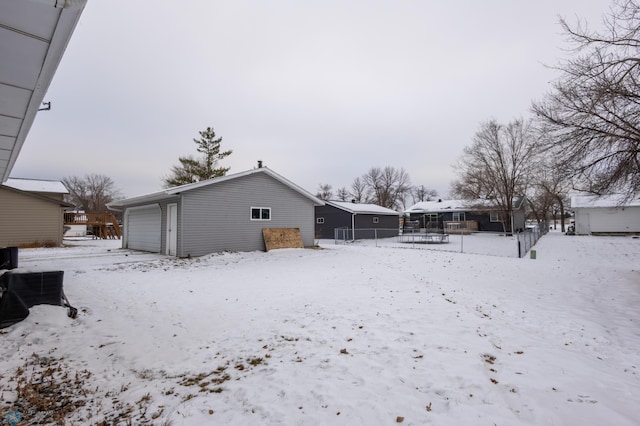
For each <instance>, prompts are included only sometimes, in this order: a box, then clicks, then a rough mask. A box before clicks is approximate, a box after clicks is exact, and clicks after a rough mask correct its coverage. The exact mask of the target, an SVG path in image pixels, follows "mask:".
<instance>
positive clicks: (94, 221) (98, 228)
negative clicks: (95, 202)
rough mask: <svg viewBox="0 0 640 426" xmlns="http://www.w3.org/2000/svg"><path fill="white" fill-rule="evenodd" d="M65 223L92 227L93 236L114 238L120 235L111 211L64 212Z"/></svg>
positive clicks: (118, 226)
mask: <svg viewBox="0 0 640 426" xmlns="http://www.w3.org/2000/svg"><path fill="white" fill-rule="evenodd" d="M64 224H65V225H87V226H91V227H92V232H93V235H94V237H97V238H103V239H114V238H118V239H120V237H121V236H122V234H121V232H120V225H119V224H118V221H117V219H116V217H115V216H114V215H113V214H112V213H75V212H66V213H65V214H64Z"/></svg>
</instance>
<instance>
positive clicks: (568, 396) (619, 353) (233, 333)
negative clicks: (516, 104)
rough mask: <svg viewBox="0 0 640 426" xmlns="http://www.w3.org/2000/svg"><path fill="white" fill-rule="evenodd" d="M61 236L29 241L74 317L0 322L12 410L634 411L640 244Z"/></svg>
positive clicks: (399, 418)
mask: <svg viewBox="0 0 640 426" xmlns="http://www.w3.org/2000/svg"><path fill="white" fill-rule="evenodd" d="M474 238H475V236H465V245H466V244H467V243H468V244H473V243H475V242H476V241H475V240H473V239H474ZM506 239H507V238H505V237H502V239H501V238H499V237H496V236H494V239H492V240H491V239H487V240H485V241H483V242H482V244H480V245H481V246H487V245H489V246H488V247H487V248H489V249H492V247H490V245H491V244H496V247H497V245H499V244H503V243H504V240H506ZM467 240H468V241H467ZM494 241H495V243H494ZM67 244H68V245H69V247H66V248H56V249H25V250H21V251H20V253H19V265H20V267H21V268H26V269H31V270H33V269H35V270H64V272H65V275H64V287H65V291H66V294H67V296H68V297H69V299H70V301H71V303H72V304H73V305H74V306H76V307H77V308H78V309H79V314H78V317H77V318H76V319H70V318H68V317H67V316H66V310H65V309H64V308H61V307H53V306H35V307H33V308H31V313H30V315H29V317H28V318H27V319H26V320H24V321H22V322H20V323H18V324H15V325H13V326H11V327H8V328H5V329H3V330H0V339H1V341H2V346H1V347H0V385H1V392H0V415H1V417H0V423H1V422H2V421H5V422H7V423H8V422H9V421H10V420H16V419H18V418H22V422H21V423H19V424H30V423H35V422H37V421H44V419H46V421H48V422H49V423H51V424H55V423H58V424H60V423H61V422H62V420H60V419H59V418H57V417H56V416H55V415H54V414H53V413H51V412H48V413H47V412H46V410H47V409H51V408H50V407H51V404H53V405H55V404H57V408H55V409H56V410H57V411H58V412H59V413H64V416H63V420H65V421H66V422H67V423H68V424H98V423H100V422H101V421H104V422H105V424H118V423H120V424H126V423H127V422H130V424H159V425H176V426H177V425H202V424H221V425H222V424H224V425H228V424H234V425H244V424H247V425H263V424H264V425H274V424H275V425H278V424H281V425H334V424H338V425H341V424H342V425H385V424H388V425H390V424H398V423H402V424H407V425H425V424H427V425H493V424H496V425H521V424H523V425H528V424H536V425H605V424H606V425H637V424H638V423H639V422H640V404H638V394H640V309H638V307H639V306H640V239H637V238H631V237H583V236H574V237H570V236H565V235H563V234H561V233H559V232H551V233H549V235H547V236H545V237H543V238H542V239H541V240H540V242H539V243H538V245H537V246H536V247H535V249H536V251H537V259H535V260H532V259H530V258H529V257H528V256H527V258H523V259H518V258H514V257H499V256H489V255H481V254H471V253H466V252H465V253H460V252H459V251H457V250H456V249H455V245H454V244H450V245H449V246H448V248H447V247H444V246H436V245H433V246H431V245H429V246H425V245H421V246H418V245H416V246H415V247H412V245H411V244H408V245H407V244H404V245H398V244H397V243H396V242H395V240H394V241H387V242H385V241H380V242H378V244H377V246H376V245H375V243H374V244H372V243H371V242H366V243H354V244H344V245H335V244H333V241H322V243H321V248H320V249H316V250H313V249H304V250H303V249H283V250H275V251H271V252H268V253H262V252H253V253H222V254H212V255H209V256H204V257H201V258H193V259H173V258H167V257H164V256H160V255H153V254H145V253H135V252H130V251H128V250H122V249H120V248H119V245H120V242H119V241H97V240H80V241H68V242H67ZM447 249H448V250H452V251H442V250H447ZM497 250H498V249H497V248H495V249H493V250H489V253H492V252H496V251H497ZM32 390H33V392H31V391H32ZM50 396H51V399H52V400H53V401H54V402H49V403H48V402H47V401H46V399H47V398H48V397H50Z"/></svg>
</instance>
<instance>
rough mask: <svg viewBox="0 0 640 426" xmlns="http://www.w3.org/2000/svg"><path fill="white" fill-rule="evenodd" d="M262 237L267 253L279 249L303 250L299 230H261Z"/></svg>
mask: <svg viewBox="0 0 640 426" xmlns="http://www.w3.org/2000/svg"><path fill="white" fill-rule="evenodd" d="M262 236H263V237H264V246H265V248H266V249H267V251H269V250H273V249H279V248H304V245H303V244H302V234H300V228H262Z"/></svg>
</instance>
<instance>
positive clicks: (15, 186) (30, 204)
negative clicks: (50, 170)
mask: <svg viewBox="0 0 640 426" xmlns="http://www.w3.org/2000/svg"><path fill="white" fill-rule="evenodd" d="M65 194H68V191H67V188H66V187H65V186H64V185H63V184H62V182H60V181H49V180H38V179H17V178H9V179H7V181H6V182H5V183H3V184H2V185H0V206H2V207H1V208H0V247H4V246H18V247H25V246H59V245H61V244H62V239H63V236H64V229H63V223H64V209H65V208H70V207H72V205H71V204H68V203H65V202H64V201H63V199H64V195H65Z"/></svg>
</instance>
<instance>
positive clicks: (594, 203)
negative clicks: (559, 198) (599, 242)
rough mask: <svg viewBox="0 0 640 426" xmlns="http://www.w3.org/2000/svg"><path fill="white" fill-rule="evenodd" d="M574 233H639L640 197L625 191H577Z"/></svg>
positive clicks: (574, 205) (574, 203)
mask: <svg viewBox="0 0 640 426" xmlns="http://www.w3.org/2000/svg"><path fill="white" fill-rule="evenodd" d="M571 209H572V210H573V211H574V215H575V217H574V221H575V233H576V234H581V235H589V234H596V235H597V234H638V233H640V198H638V197H636V198H633V199H630V200H627V199H625V197H624V196H622V195H605V196H596V195H574V196H572V197H571Z"/></svg>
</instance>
